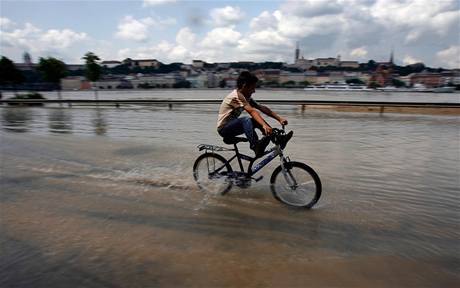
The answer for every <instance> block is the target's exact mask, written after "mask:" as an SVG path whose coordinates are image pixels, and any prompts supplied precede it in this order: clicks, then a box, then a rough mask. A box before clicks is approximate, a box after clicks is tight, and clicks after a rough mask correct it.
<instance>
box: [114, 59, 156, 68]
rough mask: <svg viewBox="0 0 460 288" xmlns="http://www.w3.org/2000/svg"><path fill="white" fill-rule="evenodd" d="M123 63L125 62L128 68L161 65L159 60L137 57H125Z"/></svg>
mask: <svg viewBox="0 0 460 288" xmlns="http://www.w3.org/2000/svg"><path fill="white" fill-rule="evenodd" d="M122 63H123V64H127V65H128V66H129V67H130V68H135V67H140V68H145V67H154V68H158V67H160V65H161V62H160V61H158V60H156V59H137V60H133V59H131V58H126V59H125V60H123V61H122Z"/></svg>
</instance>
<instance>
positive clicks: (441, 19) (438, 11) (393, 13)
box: [371, 0, 460, 43]
mask: <svg viewBox="0 0 460 288" xmlns="http://www.w3.org/2000/svg"><path fill="white" fill-rule="evenodd" d="M457 1H458V0H451V1H449V0H447V1H446V0H444V1H431V0H378V1H377V2H376V3H375V5H373V6H372V9H371V15H372V16H373V17H374V18H375V20H376V22H378V23H380V24H381V25H383V26H385V27H386V28H387V29H389V30H391V31H394V32H396V33H398V32H399V33H405V34H407V37H406V38H405V41H406V43H415V42H417V41H419V40H420V38H422V37H425V36H429V37H432V36H433V34H434V35H438V36H441V37H442V36H445V35H446V33H448V31H449V30H451V29H453V27H454V26H457V27H458V23H459V22H460V11H459V9H458V8H459V7H458V2H457Z"/></svg>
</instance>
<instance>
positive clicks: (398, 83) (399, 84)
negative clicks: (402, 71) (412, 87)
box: [391, 78, 406, 88]
mask: <svg viewBox="0 0 460 288" xmlns="http://www.w3.org/2000/svg"><path fill="white" fill-rule="evenodd" d="M391 82H392V84H393V86H395V87H398V88H399V87H405V86H406V83H404V82H403V81H401V80H399V79H396V78H393V79H392V80H391Z"/></svg>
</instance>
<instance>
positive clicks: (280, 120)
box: [278, 117, 288, 125]
mask: <svg viewBox="0 0 460 288" xmlns="http://www.w3.org/2000/svg"><path fill="white" fill-rule="evenodd" d="M278 122H280V124H281V125H287V124H288V121H287V119H284V118H283V117H280V119H279V120H278Z"/></svg>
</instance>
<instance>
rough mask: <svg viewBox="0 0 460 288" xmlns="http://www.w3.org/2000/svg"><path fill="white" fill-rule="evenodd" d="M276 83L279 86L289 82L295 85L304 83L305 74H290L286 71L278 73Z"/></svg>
mask: <svg viewBox="0 0 460 288" xmlns="http://www.w3.org/2000/svg"><path fill="white" fill-rule="evenodd" d="M278 81H279V83H280V84H283V83H286V82H290V81H293V82H295V83H301V82H305V81H306V76H305V73H292V72H288V71H283V72H281V73H280V76H279V80H278Z"/></svg>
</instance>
